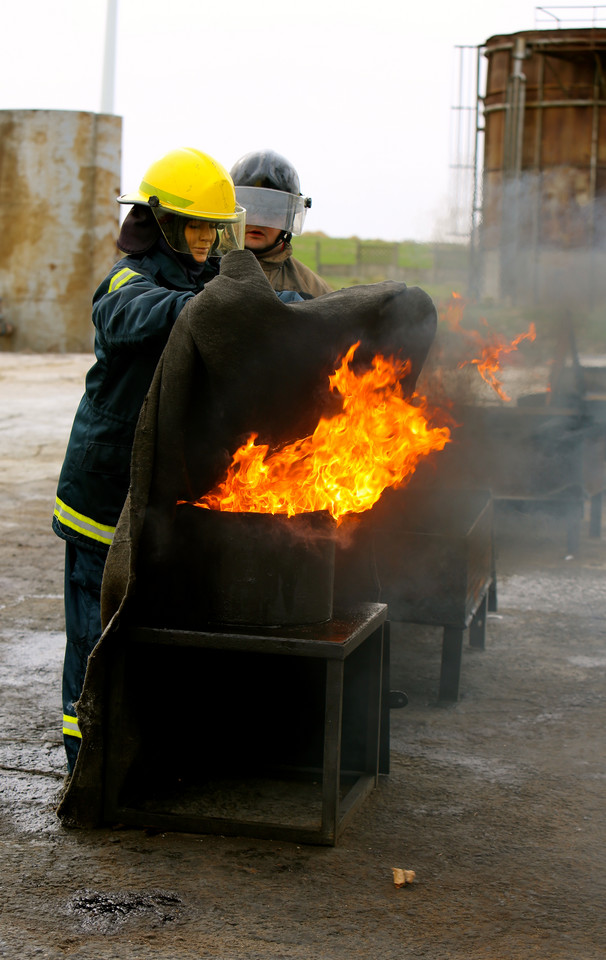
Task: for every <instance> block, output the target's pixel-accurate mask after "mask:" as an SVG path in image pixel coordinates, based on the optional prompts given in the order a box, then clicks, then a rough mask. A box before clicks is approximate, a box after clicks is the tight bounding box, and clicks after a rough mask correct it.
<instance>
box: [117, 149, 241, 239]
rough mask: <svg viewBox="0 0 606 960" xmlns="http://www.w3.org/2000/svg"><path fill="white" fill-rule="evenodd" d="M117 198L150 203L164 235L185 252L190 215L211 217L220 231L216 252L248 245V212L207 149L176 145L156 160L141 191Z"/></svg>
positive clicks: (119, 201)
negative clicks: (245, 236)
mask: <svg viewBox="0 0 606 960" xmlns="http://www.w3.org/2000/svg"><path fill="white" fill-rule="evenodd" d="M117 200H118V203H133V204H144V205H145V206H148V207H150V208H151V209H152V211H153V213H154V216H155V217H156V220H157V221H158V223H159V224H160V227H161V229H162V232H163V233H164V236H165V237H166V239H167V240H168V242H169V243H170V245H171V246H173V247H175V249H178V250H180V252H187V248H185V249H183V246H182V242H180V241H179V238H180V237H182V233H183V230H182V224H183V222H184V221H185V222H187V221H188V220H205V221H209V222H210V223H211V224H212V226H213V227H214V228H215V229H216V230H217V232H218V237H217V243H216V244H214V245H213V246H214V249H213V253H215V254H220V253H221V252H226V251H227V249H233V248H234V247H240V248H241V247H243V246H244V227H245V214H246V211H245V210H244V208H243V207H241V206H240V205H239V204H238V203H237V202H236V191H235V188H234V184H233V180H232V178H231V176H230V175H229V173H228V171H227V170H226V169H225V167H223V166H222V165H221V164H220V163H219V162H218V161H217V160H215V159H213V157H211V156H209V154H207V153H202V151H201V150H195V149H193V148H192V147H180V148H178V149H177V150H171V152H170V153H167V154H165V156H163V157H161V158H160V160H156V162H155V163H152V165H151V166H150V167H149V168H148V170H147V171H146V172H145V174H144V176H143V179H142V181H141V183H140V184H139V189H138V190H137V191H136V192H133V193H124V194H122V196H120V197H117ZM171 215H176V216H177V217H178V218H179V220H177V221H175V220H174V217H173V216H171Z"/></svg>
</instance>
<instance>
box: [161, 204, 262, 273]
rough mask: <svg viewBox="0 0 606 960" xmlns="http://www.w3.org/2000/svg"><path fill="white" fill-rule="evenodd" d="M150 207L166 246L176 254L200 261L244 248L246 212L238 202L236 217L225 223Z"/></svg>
mask: <svg viewBox="0 0 606 960" xmlns="http://www.w3.org/2000/svg"><path fill="white" fill-rule="evenodd" d="M151 210H152V212H153V214H154V217H155V218H156V220H157V222H158V226H159V227H160V230H161V231H162V235H163V237H164V239H165V240H166V242H167V243H168V245H169V246H170V247H172V249H173V250H175V251H176V252H177V253H189V254H191V256H193V258H194V259H195V260H197V261H198V262H199V263H203V262H204V260H205V259H206V257H221V256H222V255H223V254H224V253H228V252H229V251H230V250H242V249H244V230H245V215H246V211H245V210H243V209H242V207H240V206H239V205H238V204H237V205H236V213H237V214H238V219H237V220H234V221H230V222H229V223H225V222H223V221H221V220H211V219H210V218H206V217H187V216H181V215H180V214H178V213H171V212H170V211H168V210H165V209H164V208H163V207H160V206H152V207H151Z"/></svg>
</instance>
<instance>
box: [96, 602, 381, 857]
mask: <svg viewBox="0 0 606 960" xmlns="http://www.w3.org/2000/svg"><path fill="white" fill-rule="evenodd" d="M386 616H387V606H386V605H385V604H377V603H374V604H369V603H367V604H360V605H358V606H356V607H355V608H354V609H352V610H348V611H347V612H346V613H345V614H344V615H342V614H336V615H335V616H334V617H333V619H332V620H330V621H329V622H327V623H323V624H314V625H312V626H302V627H287V628H285V627H281V628H259V627H255V628H250V627H242V628H240V627H238V628H234V627H220V628H217V630H216V632H210V631H209V632H207V631H202V632H193V631H180V630H168V629H157V628H149V627H131V628H129V629H127V630H126V631H125V635H124V636H123V638H122V642H120V643H118V644H116V646H115V648H114V653H113V656H112V663H111V666H110V670H109V689H110V696H109V708H108V718H107V731H106V734H107V737H106V744H107V749H106V764H105V776H104V819H105V820H106V822H108V823H121V824H124V825H125V826H132V827H152V828H156V829H162V830H178V831H185V832H195V833H218V834H227V835H240V836H253V837H265V838H271V839H280V840H290V841H293V842H297V843H317V844H326V845H334V844H335V843H336V841H337V838H338V836H339V835H340V833H341V831H342V830H343V828H344V826H345V824H346V823H347V821H348V820H349V818H350V816H351V814H352V813H353V812H354V810H356V809H357V807H358V806H359V804H360V803H361V801H362V800H363V799H364V797H366V795H367V794H368V793H369V792H370V791H371V790H372V789H373V788H374V787H375V786H376V784H377V779H378V774H379V771H380V770H381V772H385V768H386V767H387V768H388V765H389V763H388V744H386V743H385V740H386V738H387V740H388V737H389V713H388V711H389V702H388V686H387V689H385V691H384V690H383V688H384V687H385V685H386V684H387V685H388V683H389V676H388V671H386V668H385V664H384V662H383V656H384V625H385V621H386ZM154 649H155V651H156V653H158V651H160V655H161V656H168V657H169V658H170V659H171V660H172V659H173V657H174V658H178V657H179V654H180V652H181V651H184V650H188V651H189V656H191V653H192V651H195V653H194V656H195V657H196V658H199V662H200V665H202V664H203V662H204V656H205V654H207V653H208V652H209V651H215V652H216V651H221V652H222V653H221V655H222V656H224V655H225V653H226V652H227V656H228V658H234V657H235V658H238V656H239V655H240V654H242V653H244V652H246V653H247V654H249V655H250V654H255V655H256V654H259V655H263V654H272V655H274V657H273V659H272V663H274V664H275V663H276V658H275V655H278V658H280V659H279V662H282V660H281V658H282V657H302V658H310V657H311V658H314V659H315V660H317V661H321V662H322V663H323V665H324V669H323V671H322V674H323V689H324V705H323V718H322V725H323V735H322V740H323V744H322V751H321V752H322V757H321V763H320V765H319V767H317V768H314V769H310V768H306V767H305V766H304V765H298V761H297V758H296V757H294V758H293V762H292V763H290V762H288V761H287V762H285V763H284V764H283V765H282V766H281V769H278V770H276V769H275V767H274V768H273V769H272V770H271V776H272V777H276V776H280V777H282V779H283V780H284V781H286V780H289V781H303V780H308V781H309V780H312V781H313V782H314V783H317V784H318V785H319V790H320V793H321V811H320V814H319V816H318V817H317V818H316V819H315V821H314V822H313V823H309V824H305V825H302V824H301V822H300V817H297V818H296V819H297V823H293V822H292V817H291V820H290V822H289V817H288V814H287V813H286V815H284V816H280V817H276V816H275V805H273V806H272V816H271V817H267V818H266V817H265V816H264V814H263V811H260V812H259V814H260V816H259V819H257V818H256V816H255V818H254V819H246V818H239V817H237V816H220V815H209V814H208V812H204V813H200V812H199V811H198V812H196V811H194V812H191V811H190V812H188V811H187V809H184V812H178V809H177V808H179V809H183V808H184V805H183V803H180V802H179V801H177V802H173V803H172V807H171V806H170V805H169V808H166V806H162V805H159V806H158V807H157V808H156V809H154V801H153V798H150V797H149V796H146V797H145V798H144V799H143V801H142V800H141V796H140V794H139V795H137V791H136V790H135V791H134V793H133V792H131V793H130V794H129V788H128V778H129V775H130V773H131V768H133V765H134V763H135V762H136V758H137V753H138V751H140V748H141V743H142V740H143V739H144V738H145V736H146V732H147V731H146V729H145V721H144V719H143V717H144V715H145V714H146V711H147V715H148V716H153V711H155V710H156V709H157V710H161V709H162V706H161V705H160V704H156V703H151V704H149V703H144V700H142V699H141V698H145V696H146V691H145V690H143V691H142V690H141V689H139V690H138V692H137V696H138V697H139V703H140V704H144V708H145V709H143V710H137V708H136V707H133V702H132V701H133V696H132V693H133V691H132V686H133V676H136V673H133V670H134V664H136V663H140V662H142V659H143V658H145V657H146V655H147V656H148V657H149V656H150V655H151V654H152V652H153V651H154ZM356 651H359V652H358V659H356V658H355V657H352V655H353V654H354V653H355V652H356ZM256 659H257V658H256V657H255V660H256ZM266 659H267V658H266ZM196 662H198V660H196ZM232 662H235V661H233V660H232ZM247 662H248V661H247ZM129 664H130V665H129ZM349 664H354V666H352V667H351V668H348V665H349ZM356 664H358V665H357V666H356ZM251 680H252V683H253V684H254V677H253V678H251ZM348 685H349V686H348ZM350 687H351V688H353V689H354V694H353V696H355V702H356V705H358V701H359V709H356V711H355V713H356V716H355V720H356V721H357V725H358V726H359V727H360V729H357V730H356V732H355V734H354V737H353V740H352V738H351V737H350V736H349V734H348V731H347V729H346V728H347V723H348V722H349V721H350V719H351V716H352V713H351V707H350V708H349V713H348V714H347V715H345V714H344V700H345V699H346V698H347V696H348V695H349V698H350V699H351V690H350ZM383 692H384V696H383ZM150 711H151V712H150ZM360 717H362V718H363V719H362V721H360ZM344 724H345V727H344ZM142 728H143V729H142ZM222 732H223V731H221V729H216V730H215V731H213V732H212V734H210V735H212V736H213V737H215V738H216V737H220V736H221V734H222ZM150 735H151V733H150ZM196 735H197V736H198V737H199V738H200V741H201V747H202V754H203V753H204V750H203V748H204V737H205V736H209V733H208V731H206V730H204V729H202V730H200V731H199V732H197V733H196ZM345 740H347V743H348V753H349V760H351V757H352V756H354V757H355V759H356V763H357V768H356V769H355V770H346V769H344V768H343V762H342V748H343V746H344V742H345ZM350 741H351V742H354V741H355V747H354V748H351V742H350ZM148 749H149V747H148ZM228 750H229V743H227V742H226V743H225V751H228ZM273 760H275V758H273V759H272V761H271V762H273ZM161 773H162V771H161V769H160V763H159V769H158V775H159V776H161ZM204 773H205V774H208V775H209V776H210V777H212V776H213V774H214V773H215V771H213V770H212V769H209V770H205V771H204ZM237 773H238V771H237V769H236V770H234V771H233V776H236V775H237ZM258 773H260V771H257V770H255V775H256V774H258ZM232 778H233V777H230V779H232ZM203 787H204V784H203V783H201V789H203Z"/></svg>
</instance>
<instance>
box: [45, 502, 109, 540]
mask: <svg viewBox="0 0 606 960" xmlns="http://www.w3.org/2000/svg"><path fill="white" fill-rule="evenodd" d="M54 515H55V516H56V518H57V520H58V521H59V523H62V524H63V526H65V527H70V529H72V530H76V531H77V532H78V533H81V534H82V536H84V537H90V539H91V540H99V541H100V542H101V543H111V542H112V540H113V539H114V533H115V530H116V528H115V527H110V526H108V525H107V524H105V523H97V521H96V520H91V518H90V517H85V516H84V514H82V513H78V511H77V510H72V508H71V507H68V505H67V504H66V503H64V502H63V500H60V499H59V497H57V499H56V500H55V509H54Z"/></svg>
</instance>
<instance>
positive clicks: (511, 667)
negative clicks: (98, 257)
mask: <svg viewBox="0 0 606 960" xmlns="http://www.w3.org/2000/svg"><path fill="white" fill-rule="evenodd" d="M89 365H90V357H86V356H67V357H66V356H58V355H52V356H39V355H27V354H24V355H14V356H13V355H10V354H0V504H1V507H2V510H1V512H0V528H1V531H2V537H1V541H0V591H1V592H0V718H1V721H2V731H1V733H0V957H6V958H10V960H30V958H49V960H59V958H77V960H110V958H120V960H137V958H141V960H181V958H183V960H190V958H191V960H207V958H208V960H210V958H221V960H266V958H273V957H276V958H293V960H294V958H302V960H303V958H305V960H309V958H316V957H317V958H326V960H341V958H345V957H348V958H349V957H351V956H356V957H359V958H364V960H378V958H393V960H396V958H397V960H401V958H403V957H419V958H428V960H503V958H508V960H509V958H511V960H529V958H530V960H532V958H544V960H564V958H566V960H570V958H575V960H603V958H604V957H606V936H605V930H604V919H603V915H604V902H605V895H606V883H605V881H604V865H605V857H604V837H605V829H604V828H605V822H604V821H605V816H604V788H605V779H606V748H605V744H604V719H605V709H604V707H605V700H606V686H605V682H604V681H605V675H606V591H605V589H604V572H605V569H606V546H605V542H604V540H602V539H600V540H595V539H589V538H588V536H587V535H586V534H587V527H586V525H585V527H584V530H583V537H582V542H581V549H580V551H579V554H578V556H576V557H574V558H572V559H568V560H566V559H564V555H565V549H564V545H565V535H564V530H563V527H562V524H561V523H559V522H558V520H557V519H554V518H550V519H548V518H537V517H519V516H515V515H511V514H507V515H500V516H499V521H498V529H497V537H498V545H499V555H498V561H497V572H498V597H499V604H498V611H497V613H496V614H495V615H493V616H491V617H490V619H489V622H488V636H487V645H486V649H485V650H483V651H482V650H478V649H473V648H470V647H468V646H466V647H465V650H464V658H463V669H462V679H461V698H460V700H459V702H458V703H454V704H440V703H438V701H437V683H438V676H439V663H440V645H441V631H440V630H439V629H438V628H427V627H418V626H413V625H403V624H402V625H394V629H393V641H392V661H393V662H392V686H393V687H394V688H398V689H402V690H405V691H406V692H407V694H408V696H409V699H410V703H409V706H408V707H406V708H405V709H402V710H394V711H392V714H391V720H392V737H391V748H392V749H391V772H390V775H389V776H388V777H383V778H381V781H380V784H379V787H378V789H377V790H375V791H374V792H373V793H372V794H371V795H370V797H369V798H368V799H367V800H366V801H365V803H364V804H363V806H362V807H361V809H360V810H359V811H358V813H357V814H356V815H355V817H354V819H353V820H352V822H351V824H350V825H349V826H348V827H347V829H346V830H345V832H344V834H343V836H342V837H341V838H340V840H339V843H338V845H337V846H336V847H334V848H330V847H312V846H305V845H298V844H295V843H284V842H276V841H274V842H272V841H264V840H256V839H243V838H237V837H235V838H225V837H220V836H200V835H188V834H181V833H158V832H153V831H147V832H146V831H143V830H120V829H102V830H95V831H81V830H66V829H65V828H64V827H63V826H62V825H61V823H60V822H59V821H58V819H57V817H56V815H55V812H54V811H55V804H56V801H57V797H58V794H59V791H60V788H61V785H62V780H63V775H64V759H63V748H62V744H61V738H60V723H61V701H60V677H61V665H62V657H63V632H62V631H63V612H62V565H63V545H62V543H61V542H60V541H59V540H58V539H57V538H56V537H55V536H54V535H53V534H52V532H51V530H50V516H51V513H52V504H53V499H54V490H55V484H56V478H57V474H58V470H59V467H60V464H61V460H62V456H63V452H64V448H65V442H66V440H67V435H68V432H69V427H70V424H71V419H72V417H73V413H74V411H75V408H76V405H77V402H78V400H79V397H80V395H81V392H82V384H83V377H84V373H85V371H86V370H87V369H88V366H89ZM392 867H403V868H407V869H411V870H414V871H415V873H416V879H415V881H414V883H413V884H411V885H407V886H405V887H403V888H400V889H397V888H396V887H395V886H394V884H393V879H392Z"/></svg>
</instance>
